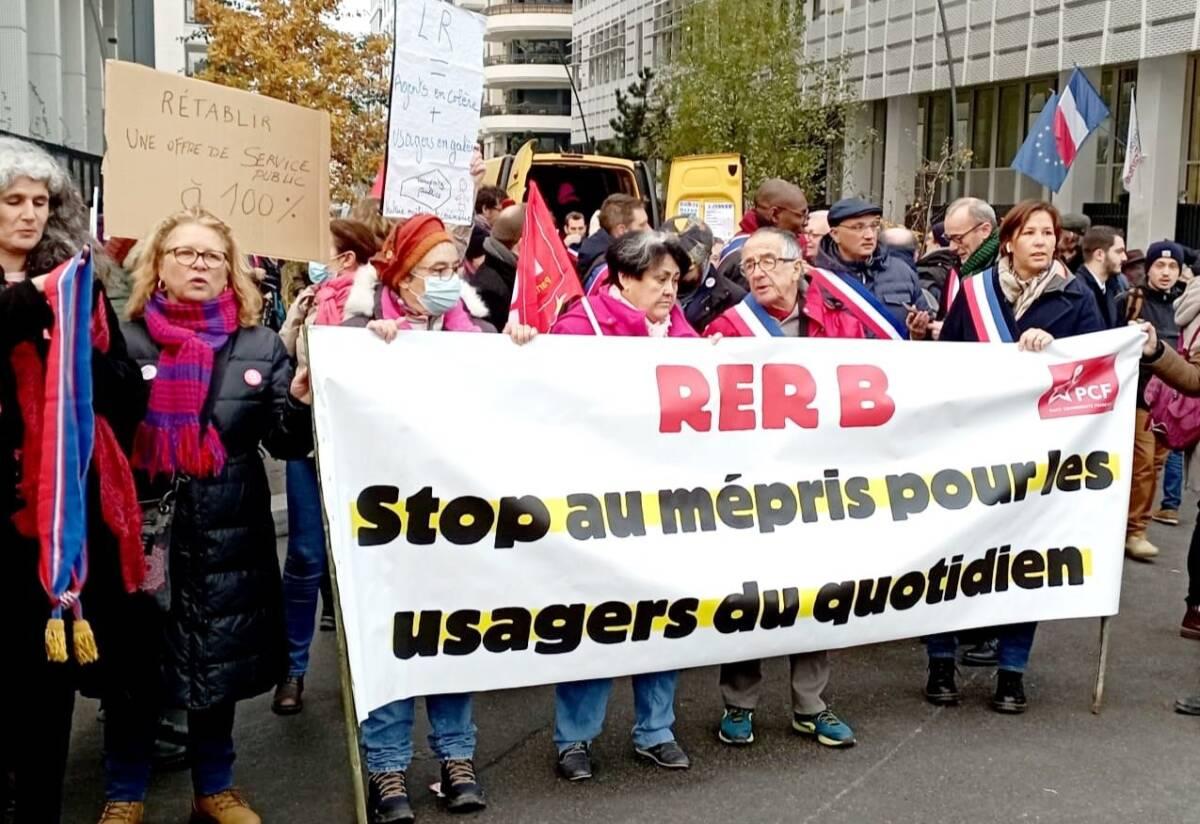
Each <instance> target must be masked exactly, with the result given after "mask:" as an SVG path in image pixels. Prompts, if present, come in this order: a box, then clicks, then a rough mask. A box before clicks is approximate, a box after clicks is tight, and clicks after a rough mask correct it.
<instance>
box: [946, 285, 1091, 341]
mask: <svg viewBox="0 0 1200 824" xmlns="http://www.w3.org/2000/svg"><path fill="white" fill-rule="evenodd" d="M971 277H976V278H985V277H986V278H992V280H993V283H992V285H993V286H994V287H995V289H996V294H998V295H1002V294H1004V293H1003V291H1002V290H1001V289H1000V274H999V272H998V271H997V269H995V268H992V269H988V270H987V271H986V272H980V273H979V274H978V275H972V276H971ZM1000 308H1001V311H1002V312H1003V313H1004V321H1005V323H1007V324H1008V329H1009V332H1010V333H1011V334H1012V336H1013V339H1014V340H1016V339H1017V338H1019V337H1020V336H1021V334H1022V333H1023V332H1025V331H1026V330H1028V329H1041V330H1042V331H1043V332H1049V333H1050V334H1051V335H1053V336H1054V337H1056V338H1069V337H1072V336H1074V335H1086V334H1088V333H1089V332H1102V331H1104V330H1105V329H1106V328H1107V327H1105V325H1104V320H1103V319H1102V318H1101V317H1100V310H1099V309H1097V308H1096V301H1095V299H1094V298H1093V297H1092V293H1091V292H1090V291H1089V290H1088V288H1087V287H1086V286H1084V285H1083V284H1082V283H1080V279H1079V278H1077V277H1075V276H1074V275H1071V276H1070V278H1069V279H1068V280H1067V282H1066V283H1065V284H1063V286H1062V287H1061V288H1059V289H1053V290H1050V289H1048V290H1047V291H1046V292H1044V293H1043V294H1042V295H1041V297H1039V298H1038V299H1037V300H1036V301H1034V303H1033V305H1032V306H1030V307H1029V309H1027V310H1026V311H1025V314H1024V315H1022V316H1021V319H1020V320H1019V321H1018V320H1017V319H1016V318H1014V317H1013V313H1012V307H1011V306H1010V305H1009V303H1008V301H1006V300H1002V301H1001V307H1000ZM939 340H952V341H978V340H979V338H978V337H977V336H976V334H975V324H974V323H973V322H972V321H971V310H970V309H969V308H968V307H967V292H966V289H963V290H962V291H961V292H959V293H958V297H957V298H955V300H954V305H953V306H951V307H950V311H949V312H948V313H946V321H945V323H944V324H943V325H942V334H941V336H940V337H939Z"/></svg>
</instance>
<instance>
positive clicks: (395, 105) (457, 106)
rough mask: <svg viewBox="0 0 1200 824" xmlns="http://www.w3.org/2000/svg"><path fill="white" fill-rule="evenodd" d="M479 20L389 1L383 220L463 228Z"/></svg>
mask: <svg viewBox="0 0 1200 824" xmlns="http://www.w3.org/2000/svg"><path fill="white" fill-rule="evenodd" d="M484 28H485V23H484V18H483V17H482V16H480V15H478V14H474V13H473V12H469V11H464V10H462V9H460V8H456V7H455V6H453V5H451V4H450V3H445V2H441V0H396V51H395V56H394V57H393V58H392V61H393V62H392V99H391V106H390V107H389V110H388V145H387V172H386V176H385V178H384V186H383V213H384V215H386V216H387V217H412V216H413V215H415V214H417V213H419V212H432V213H433V214H435V215H437V216H438V217H440V218H441V219H442V220H444V221H445V222H446V223H449V224H457V225H466V224H469V223H470V222H471V220H472V217H473V213H474V208H475V184H474V182H473V181H472V180H471V156H472V154H473V152H474V150H475V142H476V135H477V134H478V132H479V106H480V104H481V102H482V101H483V32H484Z"/></svg>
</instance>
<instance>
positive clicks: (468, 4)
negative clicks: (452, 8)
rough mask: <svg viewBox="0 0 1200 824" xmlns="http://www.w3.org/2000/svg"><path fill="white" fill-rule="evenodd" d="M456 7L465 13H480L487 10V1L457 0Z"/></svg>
mask: <svg viewBox="0 0 1200 824" xmlns="http://www.w3.org/2000/svg"><path fill="white" fill-rule="evenodd" d="M458 5H460V6H462V7H463V8H464V9H466V10H467V11H477V12H482V11H484V10H485V9H486V8H487V0H459V3H458Z"/></svg>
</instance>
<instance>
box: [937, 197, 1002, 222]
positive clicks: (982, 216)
mask: <svg viewBox="0 0 1200 824" xmlns="http://www.w3.org/2000/svg"><path fill="white" fill-rule="evenodd" d="M959 209H966V210H967V214H969V215H970V216H971V220H973V221H975V222H976V223H990V224H992V226H993V227H995V226H999V225H1000V224H999V223H997V222H996V210H995V209H993V208H992V207H991V206H990V205H989V204H988V202H987V201H985V200H980V199H979V198H977V197H960V198H959V199H958V200H956V201H954V202H953V203H951V204H950V208H949V209H947V210H946V217H950V215H952V214H954V213H955V212H957V211H958V210H959Z"/></svg>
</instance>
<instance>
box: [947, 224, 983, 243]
mask: <svg viewBox="0 0 1200 824" xmlns="http://www.w3.org/2000/svg"><path fill="white" fill-rule="evenodd" d="M982 225H983V224H982V223H976V224H975V225H974V226H972V227H971V228H970V229H968V230H967V231H965V232H963V233H962V234H959V235H951V234H947V235H946V240H948V241H950V242H951V243H962V242H963V238H965V237H966V236H967V235H969V234H971V232H974V231H975V230H976V229H978V228H979V227H980V226H982Z"/></svg>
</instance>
